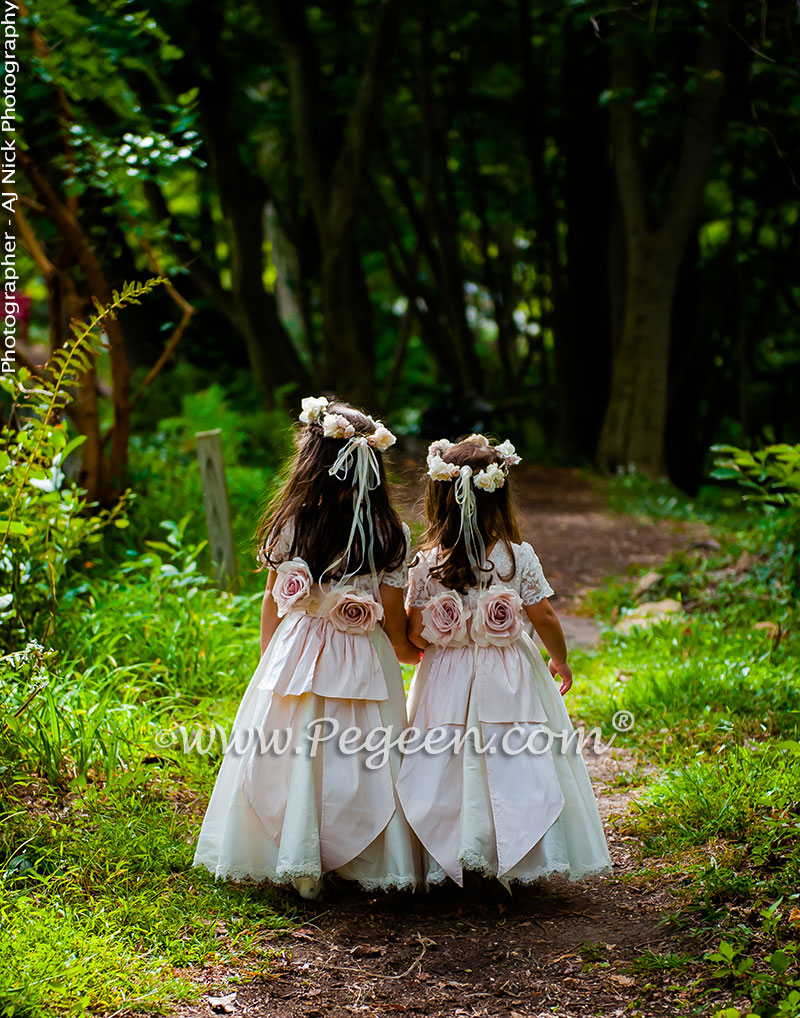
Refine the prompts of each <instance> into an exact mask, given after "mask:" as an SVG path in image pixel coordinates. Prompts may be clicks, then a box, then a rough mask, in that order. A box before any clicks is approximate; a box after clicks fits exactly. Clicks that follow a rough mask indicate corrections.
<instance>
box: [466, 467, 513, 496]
mask: <svg viewBox="0 0 800 1018" xmlns="http://www.w3.org/2000/svg"><path fill="white" fill-rule="evenodd" d="M505 483H506V475H505V474H504V473H503V470H502V468H501V467H499V466H498V465H497V464H496V463H490V464H489V466H488V467H485V468H484V469H483V470H481V471H479V472H478V473H477V474H475V477H474V479H473V484H474V485H475V487H476V488H481V489H482V490H483V491H497V489H498V488H502V487H503V485H504V484H505Z"/></svg>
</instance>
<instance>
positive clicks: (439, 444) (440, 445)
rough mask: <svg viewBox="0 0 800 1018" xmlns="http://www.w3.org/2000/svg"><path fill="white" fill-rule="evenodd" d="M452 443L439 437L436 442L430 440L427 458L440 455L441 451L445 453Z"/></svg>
mask: <svg viewBox="0 0 800 1018" xmlns="http://www.w3.org/2000/svg"><path fill="white" fill-rule="evenodd" d="M452 444H453V443H452V442H450V441H448V440H447V439H446V438H440V439H439V440H438V441H436V442H431V444H430V445H429V446H428V459H431V458H432V457H433V456H441V455H442V454H443V453H446V452H447V450H448V449H449V448H450V447H451V446H452Z"/></svg>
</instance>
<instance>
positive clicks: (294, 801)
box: [193, 613, 421, 890]
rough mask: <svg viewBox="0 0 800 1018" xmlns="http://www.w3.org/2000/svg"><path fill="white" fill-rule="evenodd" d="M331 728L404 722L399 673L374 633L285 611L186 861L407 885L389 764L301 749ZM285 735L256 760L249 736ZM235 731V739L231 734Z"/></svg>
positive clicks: (262, 875) (248, 875)
mask: <svg viewBox="0 0 800 1018" xmlns="http://www.w3.org/2000/svg"><path fill="white" fill-rule="evenodd" d="M320 718H328V719H332V721H331V722H326V724H325V727H324V728H323V729H322V730H323V731H324V732H325V733H326V734H327V733H329V732H330V731H331V730H332V727H333V724H334V723H335V724H338V725H339V729H338V730H339V731H340V732H341V731H343V730H344V729H346V728H349V727H357V728H359V729H361V730H362V731H364V732H368V731H371V730H372V729H375V728H380V727H384V728H387V729H390V730H391V731H392V732H393V734H394V736H395V737H396V736H397V735H399V733H400V732H401V731H402V729H403V728H404V727H405V725H406V711H405V698H404V691H403V681H402V675H401V672H400V668H399V666H398V664H397V660H396V658H395V655H394V652H393V650H392V648H391V645H390V643H389V641H388V638H387V637H386V634H385V633H384V631H383V629H382V628H380V627H378V628H376V629H375V630H374V631H373V632H372V633H371V634H369V635H358V636H352V635H349V634H345V633H340V632H339V631H338V630H335V629H334V627H333V626H332V625H331V624H330V623H329V622H327V621H326V620H324V619H320V618H317V617H313V616H307V615H300V614H297V613H294V614H292V613H290V614H289V615H288V616H287V617H286V618H285V619H284V620H283V621H282V622H281V624H280V626H279V627H278V629H277V631H276V633H275V635H274V636H273V638H272V640H271V642H270V645H269V647H268V648H267V650H266V651H265V653H264V655H263V657H262V658H261V661H260V662H259V664H258V667H257V668H256V670H255V673H254V674H253V677H252V679H251V681H250V683H249V685H248V687H247V690H246V692H245V694H244V697H243V698H242V702H241V704H240V705H239V709H238V711H237V714H236V718H235V720H234V723H233V728H232V730H231V733H230V736H229V742H234V741H235V740H236V739H237V738H238V739H239V740H240V745H247V744H248V742H252V748H251V749H250V750H249V751H247V752H244V753H235V752H228V753H226V755H225V756H224V758H223V761H222V764H221V766H220V770H219V774H218V776H217V780H216V784H215V785H214V790H213V792H212V795H211V799H210V801H209V804H208V809H207V811H206V814H205V818H204V820H203V825H202V829H201V832H200V836H199V839H198V843H197V849H196V852H195V856H194V863H193V865H195V866H204V867H205V868H206V869H208V870H209V871H210V872H211V873H212V874H213V875H214V876H215V877H216V878H231V879H236V880H252V881H261V880H265V879H266V880H269V881H270V882H272V883H274V884H287V883H291V882H292V881H293V880H296V879H298V878H301V877H310V878H312V879H317V878H319V877H320V876H321V875H323V874H324V873H326V872H331V871H334V872H336V873H338V874H339V875H340V876H342V877H344V878H345V879H347V880H353V881H357V882H358V883H359V884H360V885H361V886H362V887H363V888H365V889H369V890H377V889H381V890H389V889H393V888H414V887H416V886H417V884H418V882H419V880H420V878H421V851H420V847H419V844H418V842H417V840H416V838H415V836H414V834H413V832H412V831H411V830H410V827H409V825H408V823H407V821H406V819H405V816H404V814H403V811H402V809H401V808H400V806H399V803H398V800H397V797H396V794H395V790H394V786H395V782H396V780H397V776H398V773H399V767H400V757H399V755H398V752H397V750H396V749H395V750H393V751H392V752H391V753H390V754H388V757H387V759H386V762H385V764H384V765H383V766H380V767H377V768H374V769H369V768H367V767H365V765H364V761H365V754H364V752H363V751H362V752H360V753H357V754H342V753H341V752H340V751H339V749H338V744H337V740H336V739H331V740H327V741H325V742H324V743H322V744H321V745H319V746H318V747H317V751H316V754H315V755H312V753H311V752H309V749H310V743H309V739H308V737H307V735H306V734H304V733H307V732H308V731H309V726H310V725H311V723H312V722H314V721H315V720H316V719H320ZM287 728H288V729H291V732H292V735H291V744H290V749H289V751H288V752H284V753H281V754H276V753H270V752H267V753H263V752H258V751H257V750H258V741H257V739H256V738H255V737H253V736H252V733H260V732H264V733H265V735H266V736H267V737H269V735H270V733H271V732H273V731H276V730H277V731H283V730H285V729H287ZM237 733H238V734H237Z"/></svg>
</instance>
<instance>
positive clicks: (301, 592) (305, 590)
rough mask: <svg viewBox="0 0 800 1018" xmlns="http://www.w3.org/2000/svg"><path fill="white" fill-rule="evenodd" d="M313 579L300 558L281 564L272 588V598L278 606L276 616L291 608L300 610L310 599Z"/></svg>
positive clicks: (282, 614) (280, 615)
mask: <svg viewBox="0 0 800 1018" xmlns="http://www.w3.org/2000/svg"><path fill="white" fill-rule="evenodd" d="M313 583H314V578H313V576H312V575H311V573H310V571H309V568H308V566H307V565H306V564H305V562H304V561H303V560H302V559H301V558H293V559H289V560H288V561H287V562H281V564H280V565H279V566H278V569H277V576H276V577H275V583H274V585H273V587H272V596H273V598H274V600H275V603H276V604H277V606H278V616H279V617H282V616H284V615H285V614H286V613H287V612H288V611H291V609H292V608H302V607H303V606H304V605H305V604H307V602H308V600H309V598H310V597H311V587H312V585H313Z"/></svg>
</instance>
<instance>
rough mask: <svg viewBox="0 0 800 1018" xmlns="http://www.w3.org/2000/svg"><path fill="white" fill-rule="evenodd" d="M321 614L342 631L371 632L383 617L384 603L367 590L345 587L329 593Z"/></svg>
mask: <svg viewBox="0 0 800 1018" xmlns="http://www.w3.org/2000/svg"><path fill="white" fill-rule="evenodd" d="M320 615H323V616H324V617H325V618H327V619H328V621H329V622H330V623H331V625H333V626H334V627H335V628H336V629H338V630H340V632H342V633H354V634H358V633H371V632H372V630H373V629H374V628H375V626H377V624H378V623H379V622H380V620H381V619H382V618H383V605H382V604H380V603H379V602H378V601H376V600H375V598H374V597H373V596H372V594H370V593H369V592H368V591H366V590H359V589H358V587H343V588H341V589H340V590H333V591H331V592H330V594H328V595H327V597H326V598H325V599H324V600H323V602H322V604H321V605H320Z"/></svg>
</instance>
